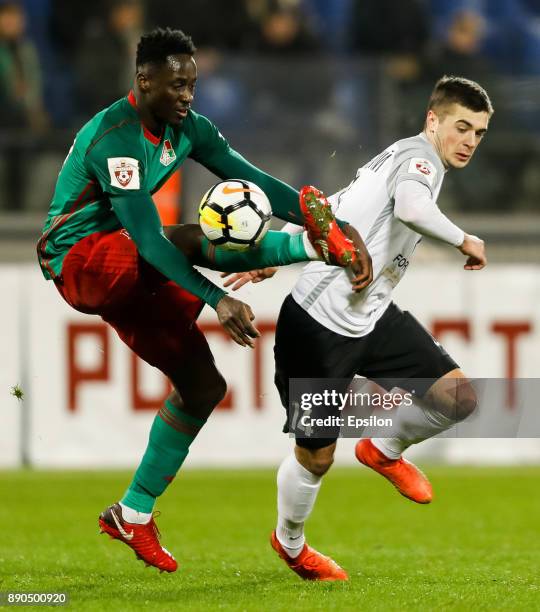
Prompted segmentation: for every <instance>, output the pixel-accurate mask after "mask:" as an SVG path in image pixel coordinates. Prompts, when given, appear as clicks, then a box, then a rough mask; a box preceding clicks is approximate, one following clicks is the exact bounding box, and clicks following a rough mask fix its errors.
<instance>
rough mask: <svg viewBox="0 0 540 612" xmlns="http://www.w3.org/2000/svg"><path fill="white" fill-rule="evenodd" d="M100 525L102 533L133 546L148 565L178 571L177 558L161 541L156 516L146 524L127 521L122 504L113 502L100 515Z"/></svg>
mask: <svg viewBox="0 0 540 612" xmlns="http://www.w3.org/2000/svg"><path fill="white" fill-rule="evenodd" d="M157 514H158V513H155V515H157ZM155 515H154V516H155ZM99 527H100V529H101V533H108V534H109V536H110V537H111V538H113V539H115V540H120V541H121V542H124V544H127V545H128V546H129V547H130V548H132V549H133V550H134V551H135V556H136V557H137V558H138V559H141V561H144V562H145V563H146V565H147V566H149V565H153V566H154V567H157V568H158V569H159V570H160V571H162V572H175V571H176V568H177V567H178V563H176V559H175V558H174V557H173V556H172V555H171V553H170V552H169V551H168V550H167V549H165V548H163V546H161V544H160V543H159V538H160V537H161V534H160V533H159V529H158V528H157V525H156V523H155V522H154V517H152V518H151V519H150V522H148V523H146V524H145V525H139V524H135V523H126V521H124V519H123V518H122V508H121V506H120V504H113V505H112V506H109V507H108V508H107V509H106V510H104V511H103V512H102V513H101V514H100V515H99Z"/></svg>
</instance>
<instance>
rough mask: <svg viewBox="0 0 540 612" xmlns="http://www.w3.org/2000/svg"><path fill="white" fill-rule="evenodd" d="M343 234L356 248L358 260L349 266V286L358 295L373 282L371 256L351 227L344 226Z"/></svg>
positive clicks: (356, 232)
mask: <svg viewBox="0 0 540 612" xmlns="http://www.w3.org/2000/svg"><path fill="white" fill-rule="evenodd" d="M343 233H344V234H345V236H347V238H349V239H350V240H352V242H353V244H354V246H355V247H356V252H357V254H358V259H357V260H356V261H355V262H354V263H353V264H352V265H351V270H352V272H353V275H354V276H353V277H352V279H351V284H352V287H353V291H354V292H355V293H358V292H359V291H362V290H363V289H365V288H366V287H367V286H368V285H369V284H370V283H371V281H372V280H373V266H372V264H371V255H370V254H369V252H368V250H367V248H366V245H365V244H364V241H363V240H362V237H361V236H360V234H359V233H358V231H357V230H356V229H355V228H354V227H353V226H352V225H350V224H349V225H346V226H345V227H344V228H343Z"/></svg>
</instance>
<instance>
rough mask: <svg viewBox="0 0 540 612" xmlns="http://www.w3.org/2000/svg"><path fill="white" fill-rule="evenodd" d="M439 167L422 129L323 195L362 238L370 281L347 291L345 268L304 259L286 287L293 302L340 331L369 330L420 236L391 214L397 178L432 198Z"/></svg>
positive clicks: (361, 332)
mask: <svg viewBox="0 0 540 612" xmlns="http://www.w3.org/2000/svg"><path fill="white" fill-rule="evenodd" d="M444 172H445V170H444V166H443V164H442V162H441V160H440V158H439V156H438V155H437V153H436V151H435V149H434V147H433V145H432V144H431V143H430V142H429V141H428V140H427V138H426V137H425V136H424V134H419V135H418V136H414V137H412V138H406V139H404V140H399V141H398V142H396V143H394V144H393V145H391V146H390V147H388V148H387V149H385V150H384V151H383V152H382V153H380V154H379V155H377V156H376V157H374V158H373V159H372V160H371V161H370V162H368V163H367V164H366V165H365V166H363V167H362V168H360V169H359V170H358V172H357V174H356V178H355V179H354V180H353V181H352V183H351V184H350V185H349V186H348V187H346V188H345V189H342V190H341V191H339V192H338V193H336V194H334V195H333V196H331V197H330V198H329V200H330V203H331V204H332V208H333V210H334V212H335V214H336V216H338V217H339V218H340V219H343V220H344V221H348V222H349V223H350V224H351V225H352V226H353V227H355V228H356V229H357V230H358V232H359V233H360V235H361V236H362V237H363V239H364V242H365V244H366V246H367V249H368V251H369V253H370V255H371V258H372V263H373V282H372V283H371V285H369V286H368V287H367V288H366V289H364V290H363V291H362V292H360V293H353V292H352V291H351V282H350V278H351V273H350V271H349V270H345V269H343V268H337V267H329V266H327V265H326V264H324V263H322V262H318V261H316V262H312V263H310V264H308V265H307V266H306V267H305V268H304V270H303V271H302V274H301V276H300V278H299V279H298V281H297V283H296V285H295V286H294V288H293V290H292V296H293V298H294V299H295V300H296V302H297V303H298V304H299V305H300V306H301V307H302V308H303V309H304V310H306V311H307V312H308V313H309V314H310V316H312V317H313V318H314V319H315V320H316V321H318V322H319V323H321V325H324V326H325V327H327V328H328V329H330V330H332V331H334V332H336V333H338V334H342V335H344V336H351V337H361V336H365V335H366V334H369V333H370V332H371V331H372V330H373V328H374V327H375V323H376V322H377V321H378V319H379V318H380V317H381V316H382V314H383V313H384V311H385V310H386V308H387V307H388V305H389V304H390V302H391V299H392V290H393V289H394V287H395V286H396V285H397V284H398V283H399V281H400V280H401V278H402V277H403V275H404V274H405V271H406V270H407V267H408V265H409V261H410V258H411V255H412V254H413V251H414V249H415V247H416V245H417V244H418V242H420V240H421V235H420V234H418V233H417V232H415V231H414V230H412V229H410V228H409V227H407V226H406V225H405V224H404V223H402V222H401V221H400V220H399V219H396V218H395V217H394V198H395V193H396V188H397V185H398V184H399V183H400V182H402V181H410V180H413V181H419V182H420V183H422V184H423V185H426V186H427V187H428V188H429V190H430V191H431V196H432V199H433V201H434V202H436V200H437V197H438V195H439V192H440V190H441V186H442V181H443V178H444Z"/></svg>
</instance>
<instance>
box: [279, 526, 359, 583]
mask: <svg viewBox="0 0 540 612" xmlns="http://www.w3.org/2000/svg"><path fill="white" fill-rule="evenodd" d="M270 544H271V545H272V548H273V549H274V550H275V551H276V552H277V554H278V555H279V556H280V557H281V558H282V559H283V561H285V563H286V564H287V565H288V566H289V567H290V568H291V569H292V571H293V572H296V573H297V574H298V575H299V576H300V577H301V578H303V579H304V580H327V581H330V580H349V576H348V574H347V572H346V571H345V570H344V569H343V568H341V567H339V565H338V564H337V563H336V562H335V561H334V560H333V559H330V557H325V556H324V555H321V553H320V552H317V551H316V550H315V549H313V548H311V546H308V545H307V544H304V548H302V552H301V553H300V554H299V555H298V557H295V558H294V559H293V558H292V557H289V555H288V554H287V553H286V552H285V551H284V550H283V546H281V543H280V542H279V540H278V539H277V536H276V532H275V530H274V531H272V535H271V537H270Z"/></svg>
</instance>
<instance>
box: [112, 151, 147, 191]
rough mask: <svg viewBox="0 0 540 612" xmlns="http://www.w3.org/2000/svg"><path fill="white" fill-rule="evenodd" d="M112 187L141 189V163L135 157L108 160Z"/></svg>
mask: <svg viewBox="0 0 540 612" xmlns="http://www.w3.org/2000/svg"><path fill="white" fill-rule="evenodd" d="M107 165H108V167H109V174H110V177H111V185H112V186H113V187H118V188H120V189H140V178H139V161H138V160H137V159H133V157H109V158H108V159H107Z"/></svg>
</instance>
